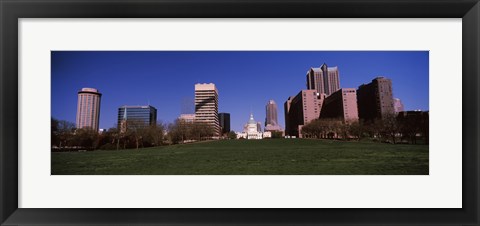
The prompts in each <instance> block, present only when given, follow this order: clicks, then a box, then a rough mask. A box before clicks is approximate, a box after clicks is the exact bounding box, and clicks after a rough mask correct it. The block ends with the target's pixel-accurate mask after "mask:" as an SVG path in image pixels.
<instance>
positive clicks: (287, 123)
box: [283, 96, 295, 135]
mask: <svg viewBox="0 0 480 226" xmlns="http://www.w3.org/2000/svg"><path fill="white" fill-rule="evenodd" d="M293 98H295V96H291V97H288V99H287V101H285V103H284V104H283V113H284V117H285V135H289V131H290V130H291V128H290V127H291V126H290V117H289V115H288V112H289V111H290V106H291V105H292V100H293Z"/></svg>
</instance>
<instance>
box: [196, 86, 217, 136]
mask: <svg viewBox="0 0 480 226" xmlns="http://www.w3.org/2000/svg"><path fill="white" fill-rule="evenodd" d="M195 122H200V123H206V124H208V125H210V126H212V127H213V129H214V131H215V137H219V136H220V122H219V120H218V90H217V87H216V86H215V84H213V83H197V84H195Z"/></svg>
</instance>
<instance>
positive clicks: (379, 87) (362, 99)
mask: <svg viewBox="0 0 480 226" xmlns="http://www.w3.org/2000/svg"><path fill="white" fill-rule="evenodd" d="M357 104H358V116H359V118H360V119H362V120H364V121H370V122H373V121H374V120H375V119H381V118H384V117H385V116H388V115H393V114H394V113H395V110H394V107H393V92H392V80H390V79H388V78H385V77H377V78H375V79H373V80H372V82H371V83H368V84H363V85H361V86H360V87H358V90H357Z"/></svg>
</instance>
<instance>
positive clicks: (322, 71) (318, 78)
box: [307, 63, 340, 96]
mask: <svg viewBox="0 0 480 226" xmlns="http://www.w3.org/2000/svg"><path fill="white" fill-rule="evenodd" d="M307 89H309V90H313V89H314V90H316V91H317V92H318V93H325V94H326V95H327V96H328V95H330V94H332V93H334V92H335V91H337V90H339V89H340V78H339V72H338V67H328V66H327V65H326V64H325V63H324V64H322V66H320V68H310V70H309V71H308V72H307Z"/></svg>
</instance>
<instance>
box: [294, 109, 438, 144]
mask: <svg viewBox="0 0 480 226" xmlns="http://www.w3.org/2000/svg"><path fill="white" fill-rule="evenodd" d="M301 133H302V136H303V137H305V138H319V139H343V140H352V139H353V140H361V139H371V140H373V141H379V142H386V143H393V144H395V143H399V142H400V143H411V144H417V143H418V141H419V140H418V139H419V138H420V139H422V140H423V141H424V143H425V144H428V138H429V117H428V113H426V112H419V113H418V114H410V115H408V114H399V115H397V116H395V115H386V116H384V117H383V118H382V119H376V120H373V121H367V122H365V121H359V122H353V123H343V122H342V121H341V120H340V119H316V120H313V121H311V122H310V123H308V124H307V125H305V126H303V127H302V129H301Z"/></svg>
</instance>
